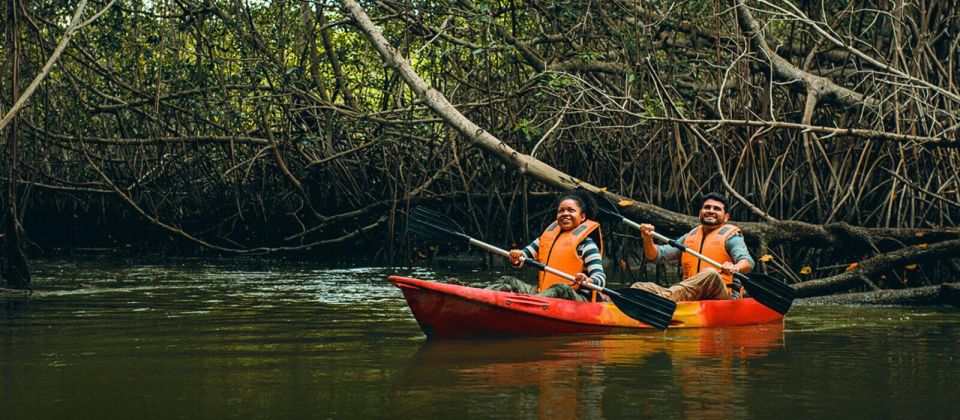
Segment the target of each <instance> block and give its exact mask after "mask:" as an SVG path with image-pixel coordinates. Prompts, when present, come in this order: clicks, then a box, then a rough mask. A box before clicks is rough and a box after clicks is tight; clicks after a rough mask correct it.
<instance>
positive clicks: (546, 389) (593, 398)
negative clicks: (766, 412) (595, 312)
mask: <svg viewBox="0 0 960 420" xmlns="http://www.w3.org/2000/svg"><path fill="white" fill-rule="evenodd" d="M783 346H784V336H783V324H782V323H778V324H763V325H751V326H741V327H730V328H693V329H680V330H670V334H669V335H668V336H666V337H664V336H660V335H649V334H648V335H644V334H639V335H630V334H611V335H578V336H562V337H538V338H519V339H514V340H472V341H470V342H469V343H467V342H464V341H458V340H435V341H426V342H425V343H424V344H423V345H422V346H421V347H420V349H419V350H418V351H417V354H416V355H415V356H414V357H412V358H411V360H410V364H409V365H408V366H407V368H406V370H405V371H404V372H403V374H402V375H401V379H400V385H399V390H398V393H397V395H398V396H399V402H398V405H399V406H401V407H402V406H405V405H406V404H410V405H414V404H415V405H416V406H418V407H422V406H433V407H442V406H444V405H446V404H454V405H456V404H464V403H463V401H464V399H463V396H464V395H470V396H471V397H470V398H469V399H468V400H467V401H469V403H467V404H469V406H461V407H459V408H458V409H459V410H469V411H470V412H471V413H501V412H503V410H504V407H517V406H522V407H523V409H524V410H525V411H523V413H522V415H520V416H517V417H525V418H542V419H556V418H606V417H609V418H648V417H649V418H663V417H668V418H672V417H678V418H704V417H705V418H718V419H719V418H731V417H733V418H737V417H749V414H750V411H749V410H750V409H749V408H748V407H746V404H745V403H744V400H745V399H746V398H747V396H748V395H749V394H748V392H750V391H751V390H750V389H749V388H748V387H749V386H751V384H752V383H751V382H750V381H745V380H744V379H743V378H744V377H747V376H750V375H763V374H764V373H763V372H756V371H754V370H752V369H753V368H752V367H751V366H752V365H754V364H752V363H747V360H749V359H758V358H765V357H768V356H771V355H776V354H779V352H780V351H782V349H783ZM767 374H768V375H769V373H767ZM627 384H628V385H627ZM705 391H708V392H705ZM663 401H671V403H670V404H666V405H664V404H663V403H662V402H663Z"/></svg>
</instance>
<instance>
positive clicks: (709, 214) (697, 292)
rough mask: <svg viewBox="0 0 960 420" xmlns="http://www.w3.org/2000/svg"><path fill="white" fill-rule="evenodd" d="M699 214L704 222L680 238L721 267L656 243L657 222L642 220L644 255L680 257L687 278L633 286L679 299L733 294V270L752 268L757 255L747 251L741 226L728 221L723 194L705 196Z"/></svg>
mask: <svg viewBox="0 0 960 420" xmlns="http://www.w3.org/2000/svg"><path fill="white" fill-rule="evenodd" d="M699 218H700V226H697V227H695V228H693V230H691V231H690V232H689V233H687V234H686V235H683V236H681V237H680V238H678V239H677V242H679V243H681V244H683V245H684V246H686V247H687V248H689V249H690V250H693V251H697V252H698V253H700V254H702V255H704V256H706V257H708V258H710V259H712V260H714V261H716V262H718V263H720V264H721V265H722V266H721V268H720V271H719V272H718V271H717V270H716V269H715V268H714V267H713V266H712V265H710V264H709V263H706V262H704V261H701V260H700V259H699V258H697V257H695V256H693V255H691V254H689V253H686V252H683V251H681V250H679V249H677V248H674V247H672V246H670V245H656V244H654V243H653V235H652V234H651V233H652V232H653V231H654V226H653V225H649V224H642V225H640V236H641V237H642V239H643V255H644V257H645V258H646V259H647V261H652V262H654V263H656V264H664V263H668V262H671V261H676V260H677V259H678V258H679V259H680V265H681V277H682V278H683V280H682V281H681V282H680V283H677V284H675V285H673V286H670V287H669V288H667V287H663V286H660V285H657V284H655V283H649V282H639V283H634V284H633V285H632V286H630V287H633V288H635V289H641V290H646V291H648V292H650V293H653V294H655V295H658V296H662V297H665V298H667V299H670V300H673V301H676V302H680V301H687V300H708V299H730V298H731V297H733V292H734V290H733V283H734V282H733V273H734V272H740V273H748V272H750V269H751V268H753V264H754V262H753V258H752V257H750V252H749V251H747V245H746V243H744V241H743V235H742V234H741V233H740V228H738V227H736V226H734V225H731V224H728V223H727V221H728V220H729V219H730V214H729V213H727V200H726V198H724V197H723V196H722V195H720V194H719V193H715V192H712V193H709V194H707V195H705V196H703V199H702V204H701V206H700V213H699ZM737 284H739V282H737ZM737 295H738V296H740V295H742V290H737Z"/></svg>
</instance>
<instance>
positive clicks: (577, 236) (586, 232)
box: [537, 220, 603, 292]
mask: <svg viewBox="0 0 960 420" xmlns="http://www.w3.org/2000/svg"><path fill="white" fill-rule="evenodd" d="M594 231H596V232H597V235H598V237H599V240H595V242H597V248H598V249H599V250H600V255H601V256H602V255H603V235H602V234H601V233H600V224H599V223H597V222H594V221H593V220H585V221H584V222H583V223H581V224H580V226H577V227H576V228H575V229H573V230H571V231H569V232H564V231H563V230H562V229H560V225H558V224H557V222H553V223H551V224H550V226H548V227H547V230H545V231H543V234H542V235H540V249H539V251H538V252H537V261H540V262H541V263H543V264H544V265H548V266H550V267H553V268H556V269H557V270H560V271H563V272H564V273H567V274H570V275H572V276H575V275H577V273H580V272H583V259H581V258H580V255H578V254H577V245H580V243H581V242H583V240H584V239H586V238H587V237H588V236H590V234H591V233H593V232H594ZM539 276H540V285H539V286H538V290H539V291H541V292H542V291H544V290H547V289H548V288H550V286H553V285H554V284H557V283H566V284H570V281H568V280H567V279H564V278H563V277H560V276H558V275H556V274H551V273H548V272H546V271H541V272H540V275H539ZM571 286H573V289H574V290H576V289H579V288H580V285H579V284H572V285H571Z"/></svg>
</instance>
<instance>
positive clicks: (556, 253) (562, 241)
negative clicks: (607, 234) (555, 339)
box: [488, 193, 606, 302]
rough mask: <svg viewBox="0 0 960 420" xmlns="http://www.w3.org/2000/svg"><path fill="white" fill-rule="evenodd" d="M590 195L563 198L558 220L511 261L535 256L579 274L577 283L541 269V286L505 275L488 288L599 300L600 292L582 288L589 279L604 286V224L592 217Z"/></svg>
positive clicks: (518, 263)
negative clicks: (601, 224)
mask: <svg viewBox="0 0 960 420" xmlns="http://www.w3.org/2000/svg"><path fill="white" fill-rule="evenodd" d="M589 200H590V199H589V198H584V197H581V196H579V195H577V194H576V193H573V194H567V195H564V196H563V197H561V198H560V202H559V204H558V205H557V220H556V221H555V222H553V223H551V224H550V226H548V227H547V229H546V230H544V231H543V234H541V235H540V237H539V238H537V239H535V240H534V241H533V242H531V243H530V245H527V246H526V247H525V248H523V249H522V250H520V249H513V250H510V262H511V263H512V264H513V265H514V266H516V267H521V266H523V261H524V259H535V260H537V261H540V262H541V263H543V264H545V265H547V266H550V267H553V268H556V269H558V270H560V271H563V272H565V273H569V274H571V275H573V276H575V277H576V283H573V284H571V283H570V281H569V280H566V279H564V278H563V277H560V276H557V275H555V274H551V273H548V272H546V271H541V272H540V274H539V279H540V281H539V284H538V287H536V288H534V287H533V286H532V285H529V284H527V283H524V282H522V281H520V280H519V279H517V278H516V277H513V276H502V277H500V279H499V281H500V284H497V285H494V286H490V287H488V289H493V290H502V291H512V292H518V293H527V294H537V295H539V296H546V297H555V298H562V299H569V300H576V301H581V302H585V301H588V300H596V299H597V296H596V292H593V291H591V290H590V289H587V288H586V287H584V288H581V287H580V284H581V283H584V282H587V283H593V284H595V285H597V286H600V287H603V285H604V283H605V281H606V275H605V274H604V273H603V263H602V251H603V239H602V236H601V234H600V224H599V223H597V222H594V221H593V220H590V218H589V216H590V215H592V211H593V205H592V203H591V202H590V201H589Z"/></svg>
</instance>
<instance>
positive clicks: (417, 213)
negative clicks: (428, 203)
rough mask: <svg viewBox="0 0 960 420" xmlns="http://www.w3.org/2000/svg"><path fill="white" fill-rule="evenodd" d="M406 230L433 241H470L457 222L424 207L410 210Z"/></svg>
mask: <svg viewBox="0 0 960 420" xmlns="http://www.w3.org/2000/svg"><path fill="white" fill-rule="evenodd" d="M407 232H408V233H412V234H414V235H417V236H419V237H421V238H424V239H427V240H431V241H435V242H444V243H455V242H461V241H467V242H470V237H469V236H467V234H465V233H463V229H462V228H461V227H460V225H458V224H457V222H454V221H453V220H452V219H450V218H449V217H447V216H444V215H442V214H440V213H437V212H435V211H433V210H430V209H428V208H426V207H417V208H414V209H413V211H412V212H410V217H409V218H408V219H407Z"/></svg>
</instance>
